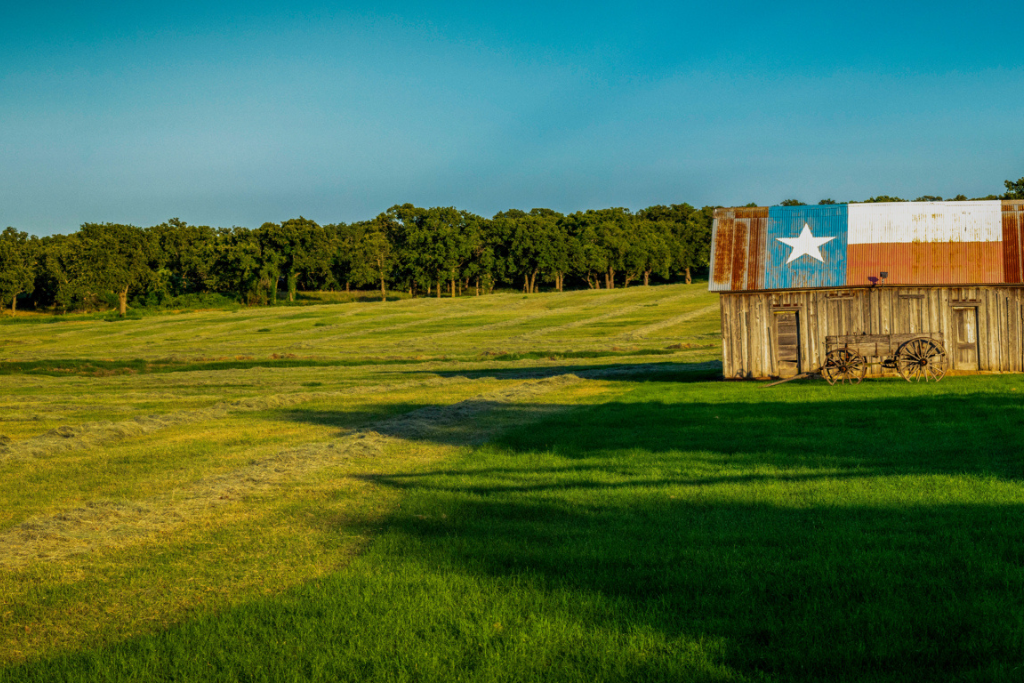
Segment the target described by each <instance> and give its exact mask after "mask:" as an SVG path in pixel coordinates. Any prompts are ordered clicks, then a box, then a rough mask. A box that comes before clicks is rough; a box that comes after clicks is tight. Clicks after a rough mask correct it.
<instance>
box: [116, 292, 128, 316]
mask: <svg viewBox="0 0 1024 683" xmlns="http://www.w3.org/2000/svg"><path fill="white" fill-rule="evenodd" d="M117 310H118V312H119V313H120V314H121V317H122V318H123V317H125V315H127V314H128V288H127V287H125V288H124V289H122V290H121V291H120V292H118V293H117Z"/></svg>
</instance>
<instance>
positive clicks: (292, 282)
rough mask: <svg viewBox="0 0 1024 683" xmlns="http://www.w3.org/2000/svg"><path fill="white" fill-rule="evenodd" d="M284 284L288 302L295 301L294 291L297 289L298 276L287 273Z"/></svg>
mask: <svg viewBox="0 0 1024 683" xmlns="http://www.w3.org/2000/svg"><path fill="white" fill-rule="evenodd" d="M284 281H285V283H286V284H287V285H288V301H295V290H296V289H298V284H299V274H298V273H288V275H286V276H285V278H284Z"/></svg>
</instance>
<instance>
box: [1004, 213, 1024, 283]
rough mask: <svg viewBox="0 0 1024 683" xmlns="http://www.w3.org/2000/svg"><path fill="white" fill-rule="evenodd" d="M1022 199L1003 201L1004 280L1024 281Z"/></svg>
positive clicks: (1023, 215) (1023, 218)
mask: <svg viewBox="0 0 1024 683" xmlns="http://www.w3.org/2000/svg"><path fill="white" fill-rule="evenodd" d="M1022 242H1024V200H1008V201H1004V202H1003V276H1004V277H1005V281H1006V282H1024V255H1022V253H1021V247H1022Z"/></svg>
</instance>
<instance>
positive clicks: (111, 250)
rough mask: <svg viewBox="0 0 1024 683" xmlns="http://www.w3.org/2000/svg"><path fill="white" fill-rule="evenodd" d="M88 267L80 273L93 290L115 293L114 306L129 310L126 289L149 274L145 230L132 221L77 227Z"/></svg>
mask: <svg viewBox="0 0 1024 683" xmlns="http://www.w3.org/2000/svg"><path fill="white" fill-rule="evenodd" d="M78 235H79V237H80V239H81V244H82V251H83V256H84V258H85V263H86V264H88V268H87V269H85V270H83V272H82V273H81V277H82V278H84V279H85V282H86V288H87V289H89V290H91V291H92V292H93V293H99V292H100V291H102V290H106V291H112V292H114V293H115V294H116V295H117V310H118V313H119V314H120V315H121V316H122V317H123V316H124V315H125V314H126V313H127V311H128V292H129V290H130V289H131V288H132V287H138V286H141V285H143V284H145V283H146V282H147V281H148V280H149V279H150V277H151V276H152V272H153V271H152V270H151V269H150V253H151V252H150V243H149V240H148V239H147V237H146V233H145V232H144V231H143V230H142V229H141V228H137V227H135V226H134V225H120V224H117V223H103V224H98V223H85V224H84V225H82V228H81V230H79V231H78Z"/></svg>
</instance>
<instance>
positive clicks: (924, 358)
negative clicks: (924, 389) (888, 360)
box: [896, 337, 949, 382]
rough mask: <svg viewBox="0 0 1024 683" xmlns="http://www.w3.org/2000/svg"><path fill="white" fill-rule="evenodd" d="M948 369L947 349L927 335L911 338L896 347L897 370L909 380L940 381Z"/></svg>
mask: <svg viewBox="0 0 1024 683" xmlns="http://www.w3.org/2000/svg"><path fill="white" fill-rule="evenodd" d="M948 369H949V359H948V358H947V357H946V350H945V349H944V348H942V345H941V344H939V343H938V342H935V341H932V340H931V339H928V338H927V337H918V338H917V339H911V340H910V341H907V342H904V343H903V344H901V345H900V347H899V348H898V349H896V371H897V372H899V373H900V377H902V378H903V379H905V380H907V381H908V382H920V381H921V380H924V381H925V382H932V381H935V382H938V381H939V380H940V379H942V378H943V377H945V376H946V370H948Z"/></svg>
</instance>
